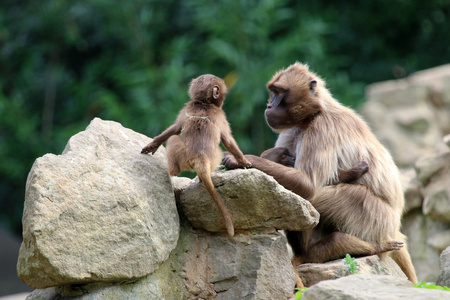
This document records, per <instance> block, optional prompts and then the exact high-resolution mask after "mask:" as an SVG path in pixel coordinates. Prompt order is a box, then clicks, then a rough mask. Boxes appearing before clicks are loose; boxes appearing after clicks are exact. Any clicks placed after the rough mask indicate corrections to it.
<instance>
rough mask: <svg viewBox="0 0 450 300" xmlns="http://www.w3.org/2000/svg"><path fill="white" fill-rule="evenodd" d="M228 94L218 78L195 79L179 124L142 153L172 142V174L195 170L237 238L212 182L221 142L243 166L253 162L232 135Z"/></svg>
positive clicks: (170, 148)
mask: <svg viewBox="0 0 450 300" xmlns="http://www.w3.org/2000/svg"><path fill="white" fill-rule="evenodd" d="M226 94H227V87H226V85H225V82H224V81H223V80H222V79H220V78H218V77H216V76H214V75H210V74H207V75H202V76H200V77H198V78H196V79H194V80H192V82H191V85H190V87H189V96H190V98H191V101H189V102H188V103H187V104H186V105H185V107H184V108H183V109H182V110H181V111H180V113H179V114H178V117H177V120H176V121H175V124H173V125H172V126H170V127H169V128H167V129H166V130H165V131H164V132H163V133H161V134H160V135H159V136H157V137H155V138H154V139H153V141H152V142H151V143H149V144H148V145H147V146H146V147H144V148H143V149H142V151H141V153H152V154H154V153H155V152H156V150H157V149H158V147H159V146H160V145H161V144H162V143H164V142H165V141H166V140H168V141H167V158H168V166H169V173H170V175H171V176H174V175H178V174H180V172H181V171H184V170H194V171H195V172H196V173H197V175H198V177H199V179H200V181H202V182H203V184H204V185H205V187H206V189H207V190H208V192H209V194H210V195H211V197H212V198H213V199H214V201H215V202H216V204H217V206H218V207H219V209H220V211H221V213H222V216H223V218H224V220H225V225H226V228H227V232H228V234H229V235H230V236H233V235H234V227H233V223H232V221H231V217H230V214H229V212H228V210H227V208H226V206H225V205H224V203H223V201H222V199H221V198H220V196H219V194H218V193H217V191H216V189H215V188H214V185H213V183H212V180H211V172H212V171H214V170H215V169H216V168H217V166H218V165H219V164H220V161H221V160H222V150H221V149H220V147H219V144H220V142H222V144H223V145H224V146H225V148H226V149H227V150H228V151H230V153H231V154H233V155H234V157H235V159H236V160H237V162H238V163H239V165H240V166H243V167H250V166H251V163H250V162H249V161H248V160H247V159H246V158H245V157H244V155H243V154H242V152H241V150H239V147H238V145H237V143H236V141H235V140H234V138H233V136H232V135H231V129H230V125H229V124H228V121H227V119H226V116H225V112H224V111H223V110H222V105H223V102H224V100H225V96H226Z"/></svg>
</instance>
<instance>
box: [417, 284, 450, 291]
mask: <svg viewBox="0 0 450 300" xmlns="http://www.w3.org/2000/svg"><path fill="white" fill-rule="evenodd" d="M414 287H416V288H424V289H431V290H443V291H450V288H449V287H447V286H440V285H436V284H435V283H433V282H419V283H416V284H415V285H414Z"/></svg>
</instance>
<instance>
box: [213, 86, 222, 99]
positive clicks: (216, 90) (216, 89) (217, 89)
mask: <svg viewBox="0 0 450 300" xmlns="http://www.w3.org/2000/svg"><path fill="white" fill-rule="evenodd" d="M219 97H220V87H219V86H218V85H215V86H214V88H213V98H214V99H216V100H217V98H219Z"/></svg>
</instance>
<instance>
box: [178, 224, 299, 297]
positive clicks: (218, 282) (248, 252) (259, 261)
mask: <svg viewBox="0 0 450 300" xmlns="http://www.w3.org/2000/svg"><path fill="white" fill-rule="evenodd" d="M191 251H192V252H191V253H190V257H191V259H190V260H189V261H188V264H187V265H186V268H185V272H186V277H187V279H188V280H187V286H188V289H189V291H190V294H191V295H193V296H194V297H191V299H199V298H201V299H224V300H226V299H249V300H250V299H288V298H289V297H290V296H291V295H292V292H293V290H294V286H295V275H294V272H293V268H292V265H291V263H290V259H289V256H288V252H287V248H286V239H285V237H284V236H283V235H281V234H279V233H275V232H273V233H266V234H258V235H243V234H240V235H237V236H235V237H234V238H229V237H227V236H217V235H209V236H206V238H204V237H203V238H202V237H201V236H199V238H198V239H197V240H196V243H195V245H194V246H193V248H192V250H191Z"/></svg>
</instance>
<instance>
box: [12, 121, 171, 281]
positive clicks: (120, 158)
mask: <svg viewBox="0 0 450 300" xmlns="http://www.w3.org/2000/svg"><path fill="white" fill-rule="evenodd" d="M149 141H150V139H149V138H148V137H145V136H144V135H141V134H138V133H135V132H133V131H132V130H129V129H126V128H124V127H122V126H121V125H120V124H118V123H116V122H109V121H102V120H100V119H98V118H96V119H94V120H93V121H92V122H91V124H90V125H89V126H88V127H87V129H86V130H85V131H83V132H81V133H79V134H77V135H75V136H73V137H72V138H71V139H70V140H69V142H68V144H67V146H66V148H65V150H64V152H63V154H62V155H53V154H46V155H44V156H43V157H41V158H38V159H37V160H36V161H35V163H34V165H33V167H32V169H31V171H30V173H29V176H28V180H27V185H26V195H25V205H24V206H25V207H24V215H23V238H24V242H23V243H22V246H21V249H20V254H19V261H18V274H19V277H20V278H21V279H22V280H23V281H24V282H25V283H27V284H28V285H30V286H32V287H34V288H45V287H50V286H56V285H64V284H75V283H77V284H80V283H84V282H95V281H102V282H105V281H121V280H133V279H136V278H139V277H143V276H146V275H148V274H150V273H152V272H154V271H155V270H156V269H157V268H158V266H159V265H160V264H161V263H162V262H163V261H164V260H166V259H167V258H168V256H169V253H170V251H171V250H172V249H173V248H174V247H175V245H176V243H177V240H178V235H179V218H178V214H177V210H176V205H175V199H174V198H175V197H174V193H173V189H172V185H171V182H170V177H169V175H168V172H167V167H166V161H165V156H164V149H163V148H161V150H159V151H158V152H157V153H156V155H155V156H150V155H142V154H140V149H141V148H142V147H143V146H145V145H146V144H147V143H148V142H149Z"/></svg>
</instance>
